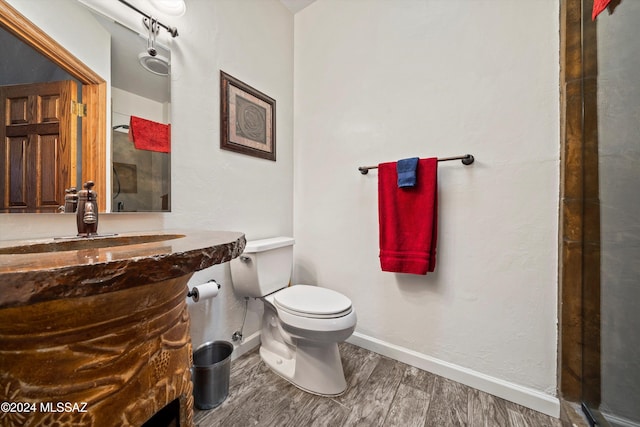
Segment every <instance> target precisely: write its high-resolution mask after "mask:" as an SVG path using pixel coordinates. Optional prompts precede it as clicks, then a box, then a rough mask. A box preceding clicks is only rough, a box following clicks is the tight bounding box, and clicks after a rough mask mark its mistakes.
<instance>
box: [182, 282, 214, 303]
mask: <svg viewBox="0 0 640 427" xmlns="http://www.w3.org/2000/svg"><path fill="white" fill-rule="evenodd" d="M219 291H220V285H219V284H218V282H216V281H215V280H209V281H208V282H207V283H204V284H202V285H198V286H194V287H193V288H191V290H190V291H189V293H188V294H187V296H188V297H191V299H192V300H193V302H199V301H200V300H205V299H209V298H215V297H216V296H218V292H219Z"/></svg>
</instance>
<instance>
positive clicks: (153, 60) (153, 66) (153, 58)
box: [138, 17, 169, 76]
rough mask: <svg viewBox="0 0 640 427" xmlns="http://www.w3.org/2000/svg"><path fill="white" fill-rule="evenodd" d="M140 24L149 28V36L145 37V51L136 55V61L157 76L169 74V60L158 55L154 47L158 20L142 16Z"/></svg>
mask: <svg viewBox="0 0 640 427" xmlns="http://www.w3.org/2000/svg"><path fill="white" fill-rule="evenodd" d="M142 24H143V25H144V26H145V27H147V29H148V30H149V38H148V39H147V51H146V52H142V53H141V54H139V55H138V61H140V65H142V66H143V67H144V69H145V70H147V71H149V72H151V73H153V74H157V75H158V76H167V75H169V60H168V59H167V58H166V57H164V56H162V55H158V51H157V49H156V35H157V34H158V30H159V27H158V20H157V19H154V18H153V17H149V18H146V17H145V18H142Z"/></svg>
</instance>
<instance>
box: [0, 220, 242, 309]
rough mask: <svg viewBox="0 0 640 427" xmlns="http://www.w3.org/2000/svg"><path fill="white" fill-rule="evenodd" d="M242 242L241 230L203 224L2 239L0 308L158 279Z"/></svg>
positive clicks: (220, 256) (228, 253)
mask: <svg viewBox="0 0 640 427" xmlns="http://www.w3.org/2000/svg"><path fill="white" fill-rule="evenodd" d="M245 245H246V240H245V236H244V234H243V233H240V232H233V231H203V230H162V231H153V232H140V233H122V234H117V235H115V236H104V237H101V236H98V237H94V238H89V239H83V238H63V239H53V238H51V239H38V240H20V241H0V309H1V308H6V307H16V306H23V305H28V304H33V303H37V302H42V301H50V300H55V299H59V298H74V297H83V296H88V295H96V294H101V293H108V292H115V291H119V290H124V289H129V288H133V287H136V286H142V285H148V284H153V283H157V282H162V281H164V280H168V279H173V278H177V277H181V276H184V275H186V274H192V273H193V272H195V271H198V270H202V269H204V268H207V267H210V266H212V265H215V264H221V263H224V262H227V261H230V260H232V259H233V258H235V257H237V256H239V255H240V254H241V253H242V251H243V250H244V247H245ZM185 291H186V289H185Z"/></svg>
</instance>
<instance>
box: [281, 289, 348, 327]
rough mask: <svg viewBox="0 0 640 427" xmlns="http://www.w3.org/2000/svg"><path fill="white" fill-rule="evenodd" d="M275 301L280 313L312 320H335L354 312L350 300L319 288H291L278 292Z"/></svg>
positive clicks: (334, 292) (337, 293)
mask: <svg viewBox="0 0 640 427" xmlns="http://www.w3.org/2000/svg"><path fill="white" fill-rule="evenodd" d="M273 300H274V305H275V306H276V307H277V308H278V310H279V311H280V310H281V311H284V312H287V313H289V314H292V315H294V316H301V317H308V318H312V319H335V318H337V317H342V316H346V315H347V314H349V313H350V312H351V310H352V308H351V300H350V299H349V298H347V297H346V296H344V295H342V294H341V293H339V292H336V291H333V290H331V289H326V288H320V287H318V286H309V285H295V286H290V287H287V288H284V289H282V290H280V291H278V292H276V293H275V294H274V298H273Z"/></svg>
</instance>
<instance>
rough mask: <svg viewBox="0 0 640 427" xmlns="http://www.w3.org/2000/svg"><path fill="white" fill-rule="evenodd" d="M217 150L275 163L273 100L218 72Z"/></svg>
mask: <svg viewBox="0 0 640 427" xmlns="http://www.w3.org/2000/svg"><path fill="white" fill-rule="evenodd" d="M220 148H221V149H223V150H230V151H235V152H237V153H242V154H246V155H248V156H254V157H260V158H263V159H267V160H272V161H275V160H276V100H275V99H273V98H271V97H269V96H268V95H265V94H264V93H262V92H260V91H259V90H257V89H255V88H253V87H251V86H249V85H248V84H246V83H244V82H242V81H240V80H238V79H236V78H235V77H232V76H231V75H229V74H227V73H225V72H224V71H222V70H220Z"/></svg>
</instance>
